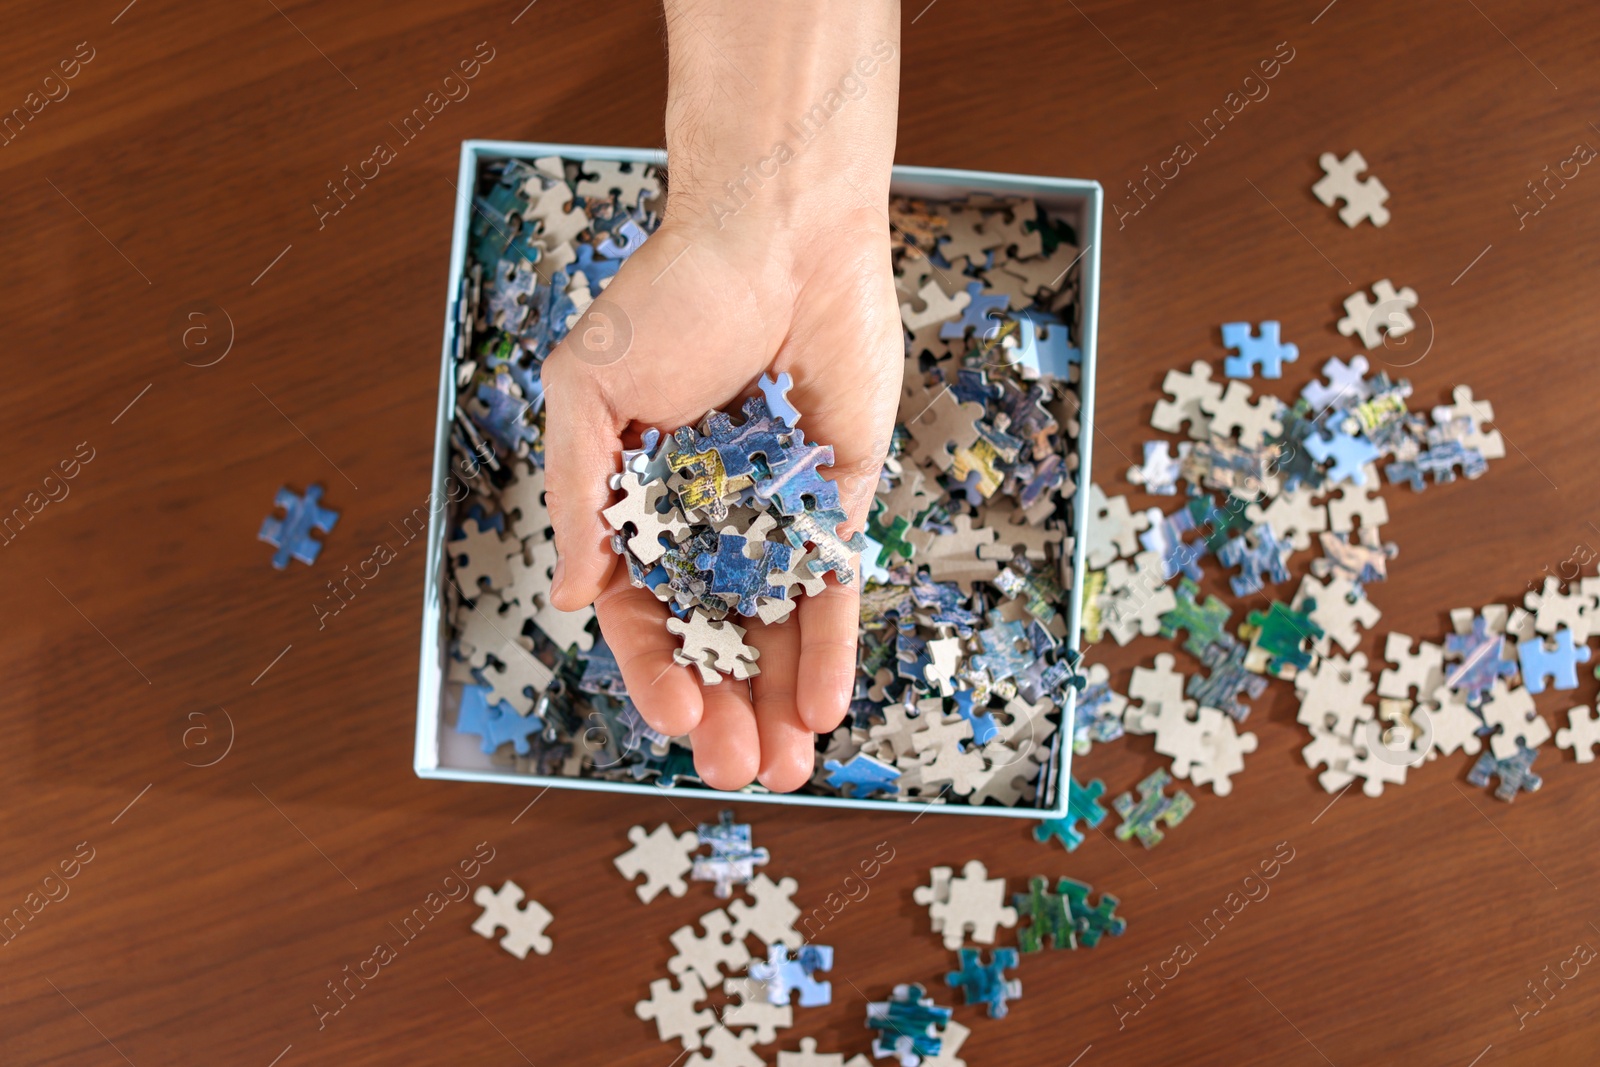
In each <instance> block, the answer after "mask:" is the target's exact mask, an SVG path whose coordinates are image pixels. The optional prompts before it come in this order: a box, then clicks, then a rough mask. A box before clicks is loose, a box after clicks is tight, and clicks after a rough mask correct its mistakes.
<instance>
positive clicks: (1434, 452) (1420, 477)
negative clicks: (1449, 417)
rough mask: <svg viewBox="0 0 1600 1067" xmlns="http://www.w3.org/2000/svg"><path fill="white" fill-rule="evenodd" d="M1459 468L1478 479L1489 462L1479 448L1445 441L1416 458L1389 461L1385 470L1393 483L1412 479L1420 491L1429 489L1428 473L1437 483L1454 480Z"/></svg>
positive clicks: (1487, 467)
mask: <svg viewBox="0 0 1600 1067" xmlns="http://www.w3.org/2000/svg"><path fill="white" fill-rule="evenodd" d="M1457 467H1460V468H1461V473H1462V474H1464V475H1466V476H1467V477H1468V478H1478V477H1482V475H1483V473H1484V472H1485V471H1487V470H1488V469H1489V464H1488V461H1486V460H1485V459H1484V458H1483V453H1481V452H1479V451H1478V450H1477V449H1475V448H1468V447H1467V446H1466V445H1464V444H1462V443H1461V442H1460V441H1443V442H1440V443H1439V444H1437V445H1434V446H1433V447H1432V448H1430V449H1428V450H1427V451H1425V452H1421V453H1419V454H1418V455H1417V457H1416V458H1415V459H1412V460H1400V461H1398V462H1395V463H1391V464H1389V465H1388V466H1387V467H1385V468H1384V469H1383V473H1384V474H1385V475H1387V476H1388V478H1389V481H1390V482H1391V483H1393V482H1410V483H1411V488H1412V489H1414V490H1415V491H1416V492H1419V493H1420V492H1422V491H1423V490H1424V489H1426V488H1427V481H1426V476H1427V475H1429V474H1431V475H1433V483H1434V484H1435V485H1441V484H1443V483H1445V482H1453V481H1455V480H1456V468H1457Z"/></svg>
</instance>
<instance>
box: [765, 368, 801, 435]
mask: <svg viewBox="0 0 1600 1067" xmlns="http://www.w3.org/2000/svg"><path fill="white" fill-rule="evenodd" d="M756 388H758V389H760V390H761V395H762V396H763V397H764V398H766V401H767V410H768V411H770V412H771V413H772V417H773V418H775V419H777V420H778V421H779V422H781V423H783V424H784V425H785V426H787V427H789V429H791V430H792V429H794V424H795V423H797V422H799V421H800V409H799V408H797V407H795V406H794V405H793V404H791V403H789V390H790V389H793V388H794V378H793V377H792V376H791V375H790V374H789V372H788V371H784V372H783V373H782V374H779V375H778V376H777V377H776V378H774V377H773V376H772V375H770V374H763V375H762V376H761V380H760V381H759V382H757V383H756Z"/></svg>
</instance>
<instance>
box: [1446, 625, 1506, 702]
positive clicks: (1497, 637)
mask: <svg viewBox="0 0 1600 1067" xmlns="http://www.w3.org/2000/svg"><path fill="white" fill-rule="evenodd" d="M1505 643H1506V638H1505V635H1504V634H1497V633H1491V632H1490V631H1489V623H1488V620H1486V619H1485V618H1484V617H1483V616H1482V615H1479V616H1478V617H1477V618H1476V619H1474V620H1472V632H1471V633H1470V634H1451V635H1450V636H1448V637H1446V638H1445V639H1444V647H1445V651H1446V652H1447V653H1448V654H1449V655H1450V656H1451V657H1452V658H1453V659H1457V660H1460V662H1459V663H1456V664H1454V665H1453V666H1451V668H1450V670H1449V671H1448V672H1447V673H1446V674H1445V676H1444V683H1445V685H1448V686H1449V687H1450V688H1451V689H1454V690H1456V691H1457V692H1458V693H1461V694H1462V695H1463V696H1465V697H1466V698H1467V703H1469V704H1472V705H1474V706H1476V705H1478V704H1481V703H1482V702H1483V698H1484V697H1486V696H1488V694H1489V690H1490V689H1492V688H1493V687H1494V682H1495V679H1496V678H1510V677H1511V676H1512V675H1514V674H1516V673H1517V665H1516V664H1515V663H1512V662H1511V661H1510V660H1508V659H1505V658H1504V656H1503V654H1502V653H1503V650H1504V649H1505Z"/></svg>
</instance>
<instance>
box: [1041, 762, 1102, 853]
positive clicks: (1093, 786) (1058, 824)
mask: <svg viewBox="0 0 1600 1067" xmlns="http://www.w3.org/2000/svg"><path fill="white" fill-rule="evenodd" d="M1105 791H1106V787H1105V783H1104V782H1102V781H1100V779H1098V778H1093V779H1090V781H1089V784H1088V785H1087V786H1082V785H1079V784H1078V783H1077V781H1076V780H1075V779H1073V778H1071V777H1070V776H1069V777H1068V778H1067V814H1066V817H1065V818H1061V819H1041V820H1040V821H1039V825H1038V826H1035V827H1034V828H1033V839H1034V840H1035V841H1041V842H1042V841H1049V840H1050V839H1051V838H1052V837H1054V838H1056V839H1057V840H1059V841H1060V842H1061V844H1062V845H1064V846H1065V847H1066V850H1067V851H1068V852H1073V851H1075V850H1076V849H1077V847H1078V846H1079V845H1081V844H1083V832H1082V831H1080V830H1079V829H1078V828H1077V823H1078V821H1079V820H1082V821H1083V825H1084V827H1085V828H1087V829H1091V830H1092V829H1094V828H1095V827H1096V826H1099V825H1100V824H1101V823H1102V822H1104V821H1105V818H1106V809H1105V808H1104V807H1102V806H1101V804H1100V797H1101V796H1102V795H1104V793H1105Z"/></svg>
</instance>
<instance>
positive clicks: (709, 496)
mask: <svg viewBox="0 0 1600 1067" xmlns="http://www.w3.org/2000/svg"><path fill="white" fill-rule="evenodd" d="M793 384H794V383H793V380H792V379H791V378H790V376H789V375H788V374H787V373H785V374H780V375H778V376H777V377H776V378H774V377H772V376H771V375H766V376H763V377H762V379H761V381H760V382H759V388H760V391H761V392H760V395H759V396H754V397H751V398H750V399H749V400H747V401H745V403H744V408H743V411H744V421H743V422H741V423H735V422H734V421H733V419H732V418H730V417H729V416H728V414H727V413H726V412H722V411H712V412H710V413H708V414H707V415H706V416H705V418H704V419H702V420H701V422H700V425H699V428H698V429H696V428H695V427H693V426H683V427H680V428H679V429H678V430H677V431H675V432H674V433H672V434H670V435H666V436H663V435H661V434H659V433H657V432H656V431H655V430H654V429H652V430H648V431H646V433H645V435H644V441H643V444H644V447H643V448H640V449H637V450H629V451H626V452H624V453H623V456H622V468H623V469H622V471H621V473H619V474H617V475H616V477H615V478H613V479H612V483H611V488H612V489H614V490H617V491H620V492H621V493H622V494H623V498H622V499H621V500H619V501H618V502H617V503H615V504H613V505H611V507H609V508H607V509H606V511H605V517H606V521H607V522H609V523H610V524H611V528H612V529H613V530H614V531H616V532H615V533H614V534H613V536H612V547H613V549H614V550H615V551H616V553H617V554H618V555H620V556H621V557H622V558H623V561H624V562H625V563H626V565H627V568H628V578H629V580H630V581H631V582H632V583H633V584H634V585H635V586H637V587H639V588H644V589H649V590H651V591H652V592H653V593H655V594H656V596H657V597H658V598H660V599H661V600H663V601H666V603H667V605H668V606H669V607H670V608H671V610H672V614H673V618H671V619H669V620H667V629H668V630H670V631H672V632H673V633H675V634H678V635H680V636H681V637H682V638H683V647H682V648H681V649H679V650H678V651H677V652H676V653H675V654H674V658H675V659H676V661H677V662H678V663H681V664H685V665H690V666H693V667H695V668H697V669H698V671H699V674H700V679H701V681H702V682H704V683H705V684H708V685H714V684H716V683H718V682H720V681H722V675H723V674H728V675H732V676H733V677H734V678H738V679H741V680H742V679H745V678H749V677H751V676H752V675H754V674H757V673H759V672H760V668H759V667H758V666H757V664H756V660H757V659H758V658H759V656H760V653H759V652H758V650H757V649H755V648H753V647H751V646H749V645H747V644H745V642H744V637H745V630H744V629H743V628H742V627H740V626H738V625H737V624H736V623H734V621H733V620H732V619H731V618H729V616H730V615H733V614H735V613H737V614H738V615H740V616H743V617H745V618H751V617H757V618H759V619H760V620H761V621H762V622H763V623H777V622H782V621H783V620H784V619H786V618H788V616H789V613H790V612H791V611H793V610H794V606H795V599H796V597H797V596H798V595H800V593H802V592H804V593H806V594H812V595H814V594H816V593H819V592H821V591H822V587H823V585H824V579H825V578H826V576H827V575H828V574H830V573H831V574H833V575H835V576H836V577H837V579H838V580H839V581H840V582H841V583H843V584H845V585H849V584H850V583H851V582H853V581H855V571H854V568H853V567H852V566H851V559H852V557H853V556H854V555H855V553H857V552H860V551H861V550H862V549H864V548H865V547H866V538H865V537H864V536H863V535H861V534H859V533H858V534H855V535H854V536H853V537H849V538H842V537H840V535H839V527H840V526H841V525H842V524H843V523H844V521H845V513H844V511H843V510H842V509H841V508H840V506H839V487H838V486H837V485H836V484H835V483H834V482H832V481H830V480H829V479H827V478H824V477H822V476H821V475H820V474H819V473H818V468H819V467H830V466H832V465H833V446H831V445H823V444H817V443H815V442H810V441H807V440H806V435H805V431H804V430H803V429H801V428H800V427H799V426H797V425H796V423H797V422H798V421H799V419H800V412H799V411H798V410H796V409H795V406H794V405H793V404H791V403H790V402H789V395H788V394H789V390H790V389H791V388H792V387H793Z"/></svg>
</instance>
